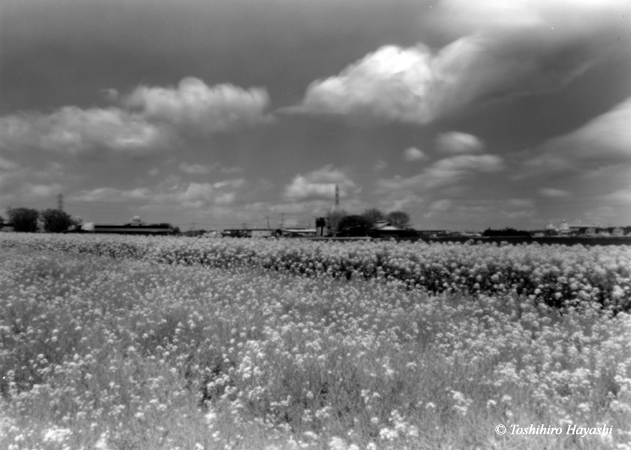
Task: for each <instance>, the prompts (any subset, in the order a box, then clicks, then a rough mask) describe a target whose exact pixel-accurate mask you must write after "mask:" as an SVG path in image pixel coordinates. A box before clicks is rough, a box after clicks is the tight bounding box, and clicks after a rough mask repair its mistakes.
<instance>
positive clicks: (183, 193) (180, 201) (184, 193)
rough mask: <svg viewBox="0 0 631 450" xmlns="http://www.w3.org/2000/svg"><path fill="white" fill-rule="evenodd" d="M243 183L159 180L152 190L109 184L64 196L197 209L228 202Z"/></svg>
mask: <svg viewBox="0 0 631 450" xmlns="http://www.w3.org/2000/svg"><path fill="white" fill-rule="evenodd" d="M246 185H247V183H246V181H245V180H244V179H242V178H237V179H231V180H223V181H218V182H215V183H195V182H190V183H177V184H176V185H173V186H172V185H170V183H168V182H163V183H161V184H159V185H158V186H156V187H155V188H153V189H149V188H135V189H118V188H112V187H102V188H96V189H87V190H82V191H79V192H77V193H75V194H73V195H72V196H69V198H68V199H69V200H72V201H75V202H79V201H82V202H95V201H98V202H112V203H116V202H120V201H122V200H132V201H138V202H143V203H145V204H146V205H178V206H184V207H194V208H200V207H206V206H210V205H213V204H221V205H225V204H230V203H232V202H233V201H234V200H235V198H236V195H237V194H238V192H240V190H241V189H242V188H243V187H245V186H246Z"/></svg>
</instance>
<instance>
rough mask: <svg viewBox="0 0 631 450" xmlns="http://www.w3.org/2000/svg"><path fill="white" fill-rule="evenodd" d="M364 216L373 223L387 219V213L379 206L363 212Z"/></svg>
mask: <svg viewBox="0 0 631 450" xmlns="http://www.w3.org/2000/svg"><path fill="white" fill-rule="evenodd" d="M362 217H363V218H365V219H366V220H368V221H369V222H370V223H371V225H374V224H376V223H377V222H379V221H380V220H383V219H385V218H386V215H385V214H384V213H383V212H382V211H381V210H379V209H377V208H369V209H367V210H365V211H364V212H363V213H362Z"/></svg>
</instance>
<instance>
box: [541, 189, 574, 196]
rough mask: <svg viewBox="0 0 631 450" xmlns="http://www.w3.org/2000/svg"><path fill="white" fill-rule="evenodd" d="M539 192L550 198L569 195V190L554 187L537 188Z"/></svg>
mask: <svg viewBox="0 0 631 450" xmlns="http://www.w3.org/2000/svg"><path fill="white" fill-rule="evenodd" d="M539 193H540V194H541V195H542V196H544V197H550V198H560V197H569V196H570V195H571V194H570V192H569V191H565V190H563V189H554V188H541V189H539Z"/></svg>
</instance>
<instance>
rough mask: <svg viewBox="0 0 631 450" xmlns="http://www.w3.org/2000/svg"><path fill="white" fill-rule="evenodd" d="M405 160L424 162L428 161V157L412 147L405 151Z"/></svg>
mask: <svg viewBox="0 0 631 450" xmlns="http://www.w3.org/2000/svg"><path fill="white" fill-rule="evenodd" d="M403 159H405V160H406V161H410V162H412V161H422V160H424V159H427V155H426V154H425V153H424V152H423V150H419V149H418V148H416V147H410V148H408V149H405V150H404V151H403Z"/></svg>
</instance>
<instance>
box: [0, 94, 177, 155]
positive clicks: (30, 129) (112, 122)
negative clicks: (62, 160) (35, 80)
mask: <svg viewBox="0 0 631 450" xmlns="http://www.w3.org/2000/svg"><path fill="white" fill-rule="evenodd" d="M169 139H170V136H169V134H168V132H166V131H165V130H162V129H161V128H159V127H158V126H156V125H154V124H151V123H148V122H146V121H144V120H143V119H141V118H139V117H138V116H136V115H134V114H130V113H128V112H126V111H123V110H120V109H118V108H107V109H99V108H92V109H80V108H75V107H70V106H68V107H63V108H60V109H58V110H56V111H54V112H53V113H51V114H47V115H46V114H38V113H25V114H19V115H12V116H4V117H0V148H6V149H9V150H29V149H41V150H52V151H56V152H60V153H69V154H72V155H77V154H80V153H85V152H92V151H96V150H103V149H107V150H111V151H115V152H121V153H132V154H137V153H145V152H147V151H151V150H152V149H153V148H155V147H158V146H162V145H164V143H165V142H168V141H169Z"/></svg>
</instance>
